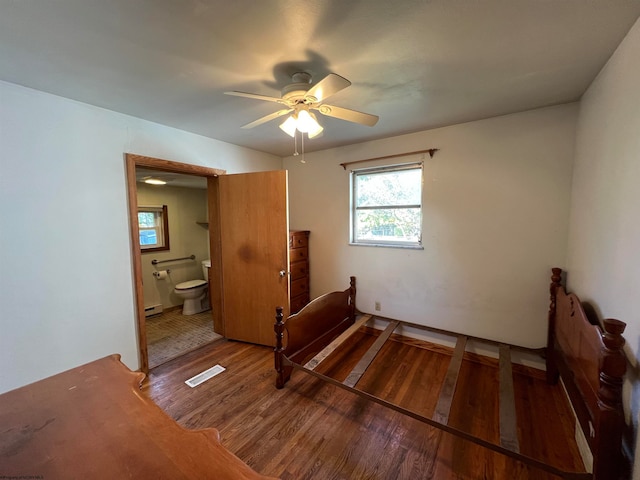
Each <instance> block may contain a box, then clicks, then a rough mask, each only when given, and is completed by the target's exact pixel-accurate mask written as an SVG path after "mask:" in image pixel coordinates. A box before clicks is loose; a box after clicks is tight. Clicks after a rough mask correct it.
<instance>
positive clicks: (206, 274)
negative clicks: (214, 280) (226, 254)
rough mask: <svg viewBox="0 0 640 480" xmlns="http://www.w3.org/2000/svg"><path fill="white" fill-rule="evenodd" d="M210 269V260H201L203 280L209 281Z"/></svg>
mask: <svg viewBox="0 0 640 480" xmlns="http://www.w3.org/2000/svg"><path fill="white" fill-rule="evenodd" d="M210 268H211V260H203V261H202V275H203V276H204V279H205V280H206V281H207V282H208V281H209V269H210Z"/></svg>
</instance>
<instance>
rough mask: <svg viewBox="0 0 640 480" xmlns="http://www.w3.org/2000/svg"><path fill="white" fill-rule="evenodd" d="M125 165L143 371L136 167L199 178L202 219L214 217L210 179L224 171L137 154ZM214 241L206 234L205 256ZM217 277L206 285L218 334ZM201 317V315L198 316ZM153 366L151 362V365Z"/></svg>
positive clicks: (213, 271) (145, 347)
mask: <svg viewBox="0 0 640 480" xmlns="http://www.w3.org/2000/svg"><path fill="white" fill-rule="evenodd" d="M125 161H126V168H127V191H128V197H129V218H130V231H131V248H132V258H133V270H134V284H135V292H134V294H135V302H136V317H137V325H138V345H139V357H140V358H139V360H140V369H141V371H143V372H144V373H148V371H149V366H150V364H149V342H148V333H149V332H148V324H147V316H146V312H145V301H144V285H143V264H142V253H141V251H140V247H139V242H140V239H139V233H138V222H137V219H138V187H137V176H136V171H137V170H138V169H149V170H152V171H159V172H165V173H167V172H168V173H173V174H177V175H188V176H191V177H199V178H203V179H204V180H205V182H206V190H207V195H206V197H207V204H208V207H209V208H208V210H209V218H208V219H203V220H204V222H203V223H208V222H209V221H210V220H211V219H214V220H215V218H216V216H217V214H216V211H217V206H216V205H215V204H214V203H213V201H214V199H215V198H216V197H217V192H215V191H213V190H215V188H216V183H215V182H214V181H211V180H213V179H215V178H217V177H218V175H221V174H224V173H225V171H224V170H218V169H214V168H207V167H200V166H196V165H189V164H185V163H179V162H173V161H169V160H162V159H157V158H152V157H145V156H141V155H134V154H126V160H125ZM216 245H217V242H216V240H215V238H213V239H212V236H211V235H210V238H209V252H208V254H209V255H208V257H209V258H210V259H215V258H217V257H216V254H217V249H216ZM209 270H210V278H211V279H217V278H218V277H219V275H220V271H219V269H218V268H217V262H215V261H212V265H211V268H210V269H209ZM219 281H220V280H215V281H214V282H210V285H212V288H210V297H211V303H212V305H214V308H212V309H211V311H210V312H209V313H208V315H209V316H210V320H211V322H212V323H213V330H214V331H215V332H217V333H219V334H221V335H223V334H224V331H223V325H222V322H221V320H220V311H219V308H218V307H216V305H219V304H220V303H219V301H217V298H216V297H217V296H218V293H217V288H215V287H214V285H215V284H216V283H219ZM200 318H202V316H200ZM154 366H155V365H154Z"/></svg>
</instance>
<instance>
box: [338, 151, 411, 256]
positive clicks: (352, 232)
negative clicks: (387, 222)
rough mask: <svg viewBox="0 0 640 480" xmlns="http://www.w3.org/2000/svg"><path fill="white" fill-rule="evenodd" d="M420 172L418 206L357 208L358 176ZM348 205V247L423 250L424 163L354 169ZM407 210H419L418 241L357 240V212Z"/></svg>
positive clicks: (350, 176)
mask: <svg viewBox="0 0 640 480" xmlns="http://www.w3.org/2000/svg"><path fill="white" fill-rule="evenodd" d="M417 169H419V170H420V203H419V204H410V205H409V204H407V205H375V206H371V205H369V206H366V207H358V206H357V205H356V201H357V198H358V197H357V193H358V192H357V189H358V181H357V179H358V176H360V175H366V174H369V175H370V174H376V173H388V172H397V171H402V170H417ZM349 179H350V205H349V213H350V218H349V245H357V246H369V247H391V248H409V249H417V250H423V249H424V247H423V245H422V227H423V209H422V205H423V203H424V202H423V197H424V162H410V163H400V164H394V165H383V166H376V167H367V168H360V169H354V170H352V171H351V172H350V175H349ZM408 208H417V209H418V210H419V220H418V222H419V229H420V234H419V236H418V240H417V241H415V242H409V241H399V240H389V241H385V240H379V239H376V240H365V239H358V238H357V227H356V222H357V212H358V211H362V210H383V209H408Z"/></svg>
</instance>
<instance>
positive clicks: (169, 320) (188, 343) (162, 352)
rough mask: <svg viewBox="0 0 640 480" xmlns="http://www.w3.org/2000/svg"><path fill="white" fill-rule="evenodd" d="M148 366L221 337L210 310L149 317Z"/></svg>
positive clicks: (156, 364) (177, 310)
mask: <svg viewBox="0 0 640 480" xmlns="http://www.w3.org/2000/svg"><path fill="white" fill-rule="evenodd" d="M146 326H147V349H148V352H149V368H153V367H157V366H158V365H160V364H162V363H165V362H167V361H169V360H171V359H174V358H176V357H179V356H181V355H184V354H185V353H188V352H190V351H192V350H195V349H197V348H200V347H201V346H203V345H206V344H208V343H211V342H213V341H215V340H218V339H220V338H222V336H221V335H218V334H217V333H215V332H214V331H213V319H212V317H211V311H210V310H209V311H206V312H202V313H196V314H195V315H182V309H175V310H170V311H165V312H163V313H161V314H160V315H154V316H152V317H148V318H147V322H146Z"/></svg>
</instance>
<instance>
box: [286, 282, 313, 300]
mask: <svg viewBox="0 0 640 480" xmlns="http://www.w3.org/2000/svg"><path fill="white" fill-rule="evenodd" d="M303 293H309V280H308V279H307V278H306V277H305V278H300V279H298V280H292V281H291V292H290V293H289V296H290V297H291V298H293V297H297V296H298V295H301V294H303Z"/></svg>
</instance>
